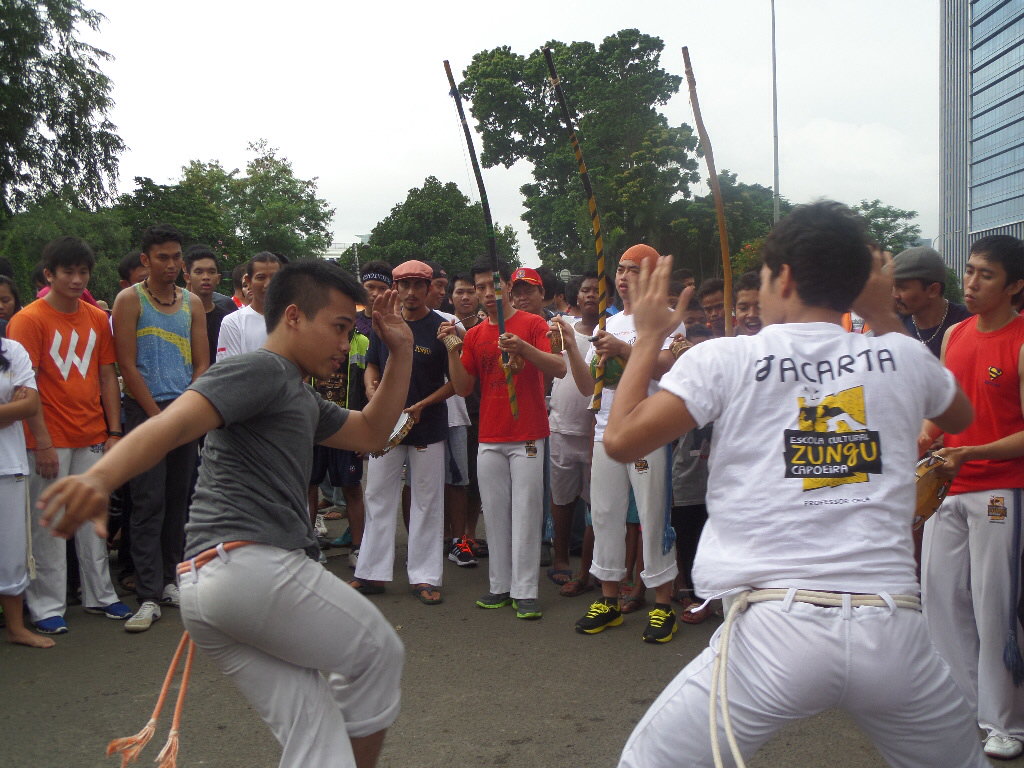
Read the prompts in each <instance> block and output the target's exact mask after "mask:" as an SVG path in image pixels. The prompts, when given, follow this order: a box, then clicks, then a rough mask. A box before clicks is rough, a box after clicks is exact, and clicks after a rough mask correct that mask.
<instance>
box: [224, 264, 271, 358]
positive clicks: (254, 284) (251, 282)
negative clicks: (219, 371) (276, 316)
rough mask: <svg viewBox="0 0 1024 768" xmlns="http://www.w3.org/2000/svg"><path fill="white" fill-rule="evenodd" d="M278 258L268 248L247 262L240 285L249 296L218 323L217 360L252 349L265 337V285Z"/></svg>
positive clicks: (260, 345) (261, 343)
mask: <svg viewBox="0 0 1024 768" xmlns="http://www.w3.org/2000/svg"><path fill="white" fill-rule="evenodd" d="M280 268H281V259H280V258H279V257H278V256H277V254H274V253H271V252H270V251H260V252H259V253H257V254H256V255H255V256H253V257H252V259H251V260H250V261H249V263H248V264H247V265H246V268H245V277H244V278H243V285H244V286H245V287H246V289H248V291H249V295H250V296H251V297H252V300H251V301H250V302H249V305H248V306H245V307H242V308H241V309H240V310H238V311H237V312H232V313H231V314H230V315H228V316H227V317H225V318H224V319H223V320H222V321H221V324H220V335H219V336H218V337H217V360H223V359H224V358H225V357H231V356H233V355H241V354H243V353H245V352H255V351H256V350H257V349H259V348H260V347H262V346H263V344H264V342H265V341H266V340H267V323H266V321H265V320H264V319H263V304H264V302H265V300H266V297H267V287H268V286H269V285H270V281H271V280H273V278H274V275H276V274H277V270H279V269H280Z"/></svg>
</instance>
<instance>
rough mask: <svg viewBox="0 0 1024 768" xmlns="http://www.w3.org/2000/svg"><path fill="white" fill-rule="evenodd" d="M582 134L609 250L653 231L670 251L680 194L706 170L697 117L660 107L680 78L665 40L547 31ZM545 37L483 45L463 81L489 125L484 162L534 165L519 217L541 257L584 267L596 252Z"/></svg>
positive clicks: (655, 240) (649, 238)
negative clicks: (537, 41)
mask: <svg viewBox="0 0 1024 768" xmlns="http://www.w3.org/2000/svg"><path fill="white" fill-rule="evenodd" d="M543 47H550V48H551V49H552V52H553V56H554V59H555V64H556V67H557V68H558V74H559V77H560V78H561V80H562V83H563V88H564V91H565V94H566V98H567V100H568V102H569V104H570V109H571V110H572V111H573V112H574V115H575V118H576V129H577V133H578V134H579V136H580V138H581V141H582V143H583V150H584V157H585V158H586V161H587V165H588V168H589V170H590V176H591V181H592V182H593V186H594V191H595V196H596V198H597V203H598V207H599V210H600V212H601V220H602V228H603V230H604V233H605V247H606V250H609V251H612V252H614V251H615V250H616V249H619V248H621V247H623V246H625V245H629V244H632V243H636V242H648V243H650V244H651V245H654V246H655V247H658V248H661V249H662V250H665V251H666V252H667V251H669V250H671V247H670V246H669V242H670V241H672V240H673V233H672V230H671V228H670V226H669V224H670V222H671V221H672V219H673V218H674V217H673V216H672V214H671V213H670V210H671V208H672V206H673V203H674V202H675V201H676V200H677V198H680V197H686V196H687V195H688V194H689V184H691V183H693V182H695V181H697V180H698V178H699V176H698V174H697V161H696V157H695V152H696V148H697V140H696V136H695V135H694V132H693V130H692V129H691V128H690V126H688V125H686V124H682V125H679V126H672V125H669V123H668V120H667V119H666V118H665V116H664V115H662V114H661V113H659V112H658V111H657V108H658V107H659V106H662V105H664V104H665V103H666V102H667V101H668V100H669V99H670V98H671V97H672V96H673V95H674V94H675V93H676V92H677V91H678V90H679V85H680V83H681V78H680V77H678V76H676V75H671V74H669V73H668V72H666V71H665V70H664V69H663V68H662V67H661V66H660V63H659V62H660V58H661V52H662V49H663V47H664V44H663V42H662V41H661V40H660V39H659V38H657V37H651V36H650V35H645V34H642V33H640V32H639V31H638V30H635V29H626V30H622V31H620V32H617V33H615V34H614V35H611V36H609V37H606V38H605V39H604V40H603V41H602V43H601V45H600V46H599V47H597V46H595V45H594V44H593V43H590V42H574V43H570V44H569V45H566V44H564V43H561V42H559V41H557V40H553V41H550V42H548V43H547V44H546V45H545V46H543ZM547 75H548V72H547V66H546V64H545V62H544V57H543V53H542V49H541V48H538V49H536V50H534V51H533V52H532V53H531V54H530V55H529V56H522V55H519V54H516V53H514V52H513V51H512V50H511V48H509V47H508V46H503V47H501V48H495V49H493V50H490V51H481V52H480V53H477V54H476V55H475V56H474V57H473V59H472V62H471V63H470V65H469V67H468V68H467V69H466V71H465V73H464V77H465V80H464V81H463V82H462V84H461V85H460V86H459V90H460V91H461V92H462V93H464V94H466V95H467V96H468V98H469V99H470V100H471V102H472V106H471V112H472V114H473V116H474V117H475V118H476V120H477V121H478V124H479V130H480V133H481V134H482V137H483V152H482V153H481V162H482V163H483V164H484V165H485V166H488V167H491V166H495V165H504V166H505V167H510V166H512V165H513V164H514V163H516V162H518V161H519V160H527V161H529V162H530V163H531V164H532V166H533V178H534V181H533V182H531V183H529V184H525V185H524V186H523V187H522V188H521V191H522V193H523V196H524V198H525V206H526V213H525V214H524V216H523V219H524V220H525V221H526V222H527V225H528V226H529V230H530V235H531V237H532V238H533V240H534V242H535V243H536V245H537V250H538V252H539V254H540V257H541V261H542V262H544V263H545V264H549V265H551V266H557V267H562V266H568V267H569V268H570V269H572V270H573V271H580V270H581V269H582V268H583V266H584V264H586V263H589V262H590V261H591V260H592V259H593V253H594V248H593V238H592V235H591V231H590V215H589V213H588V211H587V206H586V200H585V199H584V195H583V190H582V187H581V184H580V181H579V179H578V177H577V174H578V170H577V165H576V161H575V158H574V156H573V152H572V149H571V147H570V145H569V141H568V138H567V136H566V133H565V128H564V126H563V124H562V123H561V117H560V113H559V111H558V107H557V104H556V103H555V101H554V97H553V94H552V93H551V92H550V89H549V86H548V80H547Z"/></svg>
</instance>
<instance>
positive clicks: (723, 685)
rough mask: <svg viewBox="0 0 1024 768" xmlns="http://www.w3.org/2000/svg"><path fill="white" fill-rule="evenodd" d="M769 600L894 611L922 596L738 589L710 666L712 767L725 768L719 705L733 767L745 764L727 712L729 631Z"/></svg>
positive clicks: (917, 606) (914, 606)
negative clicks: (756, 605)
mask: <svg viewBox="0 0 1024 768" xmlns="http://www.w3.org/2000/svg"><path fill="white" fill-rule="evenodd" d="M769 601H784V602H786V603H793V602H798V603H810V604H811V605H817V606H821V607H825V608H840V607H842V608H846V609H850V608H857V607H860V606H874V607H878V608H886V607H887V608H888V609H889V610H890V612H894V611H895V610H896V609H897V608H906V609H909V610H912V611H920V610H921V600H920V599H919V598H917V597H915V596H913V595H895V596H893V595H888V594H885V593H882V594H878V595H852V594H849V593H843V592H818V591H815V590H810V589H754V590H747V591H745V592H740V593H739V594H738V595H736V598H735V600H734V601H733V603H732V605H730V606H729V613H728V614H727V615H726V617H725V623H724V624H723V625H722V632H721V634H720V635H719V636H718V648H717V653H716V654H715V663H714V665H713V666H712V668H711V700H710V702H709V706H708V727H709V730H710V733H711V754H712V757H713V758H714V761H715V768H724V765H725V764H724V763H723V762H722V748H721V746H720V745H719V743H718V707H719V704H721V707H722V724H723V726H724V727H725V738H726V741H727V742H728V743H729V751H730V752H731V753H732V758H733V760H734V761H735V762H736V768H746V763H744V762H743V755H742V754H741V753H740V748H739V744H737V743H736V736H735V734H734V732H733V728H732V718H731V717H730V716H729V691H728V678H729V640H730V637H731V635H732V628H733V624H735V622H736V617H737V616H738V615H739V614H741V613H743V611H745V610H746V609H747V606H748V605H749V604H750V603H764V602H769Z"/></svg>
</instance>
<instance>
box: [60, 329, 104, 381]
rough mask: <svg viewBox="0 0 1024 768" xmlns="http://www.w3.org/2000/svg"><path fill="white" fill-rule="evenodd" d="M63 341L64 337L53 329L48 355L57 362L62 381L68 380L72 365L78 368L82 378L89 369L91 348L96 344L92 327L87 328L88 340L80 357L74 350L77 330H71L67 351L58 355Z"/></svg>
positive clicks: (76, 341) (76, 342) (76, 344)
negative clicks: (62, 354)
mask: <svg viewBox="0 0 1024 768" xmlns="http://www.w3.org/2000/svg"><path fill="white" fill-rule="evenodd" d="M63 341H64V337H63V336H61V335H60V331H54V332H53V344H51V345H50V357H52V358H53V362H54V363H56V364H57V368H58V370H59V371H60V375H61V376H63V377H64V381H67V380H68V374H69V373H71V366H72V365H73V366H75V367H76V368H77V369H78V372H79V373H80V374H82V378H83V379H84V378H85V376H86V373H87V372H88V370H89V363H90V362H91V361H92V350H93V348H94V347H95V346H96V331H95V330H94V329H92V328H90V329H89V340H88V342H87V343H86V345H85V353H84V354H83V355H82V356H81V357H79V356H78V353H77V352H76V351H75V347H77V346H78V331H72V332H71V341H70V342H69V343H68V353H67V355H66V356H65V357H61V356H60V345H61V342H63Z"/></svg>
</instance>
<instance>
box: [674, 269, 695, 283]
mask: <svg viewBox="0 0 1024 768" xmlns="http://www.w3.org/2000/svg"><path fill="white" fill-rule="evenodd" d="M692 277H693V270H692V269H687V268H686V267H680V268H679V269H676V270H673V271H672V278H673V279H674V280H680V281H682V282H686V281H687V280H688V279H690V278H692Z"/></svg>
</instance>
